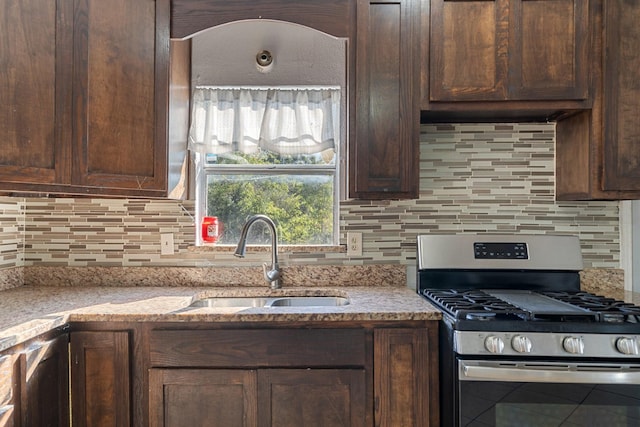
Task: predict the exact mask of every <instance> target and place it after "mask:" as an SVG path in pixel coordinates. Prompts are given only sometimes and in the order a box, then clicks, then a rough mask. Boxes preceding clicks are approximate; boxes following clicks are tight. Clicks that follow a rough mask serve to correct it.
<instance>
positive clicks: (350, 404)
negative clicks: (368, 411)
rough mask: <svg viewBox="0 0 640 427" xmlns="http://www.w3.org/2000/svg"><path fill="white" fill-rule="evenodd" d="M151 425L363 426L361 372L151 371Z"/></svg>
mask: <svg viewBox="0 0 640 427" xmlns="http://www.w3.org/2000/svg"><path fill="white" fill-rule="evenodd" d="M149 390H150V392H149V413H150V417H149V420H150V425H152V426H163V427H193V426H207V427H256V426H258V427H267V426H270V427H271V426H272V427H302V426H305V427H315V426H317V427H323V426H327V427H329V426H331V427H340V426H344V427H351V426H353V427H355V426H358V427H359V426H365V425H366V424H365V421H364V420H365V398H364V397H365V371H364V369H263V370H232V369H151V370H150V371H149Z"/></svg>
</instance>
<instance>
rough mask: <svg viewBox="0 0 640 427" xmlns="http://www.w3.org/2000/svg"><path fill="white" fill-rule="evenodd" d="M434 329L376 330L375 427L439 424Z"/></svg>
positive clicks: (408, 426)
mask: <svg viewBox="0 0 640 427" xmlns="http://www.w3.org/2000/svg"><path fill="white" fill-rule="evenodd" d="M436 332H437V330H436V329H435V328H429V329H426V328H425V329H421V328H419V329H407V328H402V329H376V330H375V331H374V360H375V363H374V380H373V382H374V388H375V402H376V406H375V425H376V427H396V426H403V427H421V426H430V425H431V426H437V425H439V416H438V412H439V410H438V407H437V405H438V399H437V395H438V393H437V390H438V360H437V346H436V345H435V343H436V342H437V341H436V340H437V336H436Z"/></svg>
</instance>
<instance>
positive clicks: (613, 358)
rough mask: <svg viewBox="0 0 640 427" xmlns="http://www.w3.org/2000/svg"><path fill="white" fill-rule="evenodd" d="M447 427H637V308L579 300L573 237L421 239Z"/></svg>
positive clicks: (421, 280) (421, 268)
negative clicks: (438, 316) (437, 321)
mask: <svg viewBox="0 0 640 427" xmlns="http://www.w3.org/2000/svg"><path fill="white" fill-rule="evenodd" d="M417 252H418V286H417V289H418V292H419V293H420V294H421V295H422V296H424V297H425V298H427V299H429V300H430V301H431V302H432V303H433V304H434V305H436V306H437V307H439V308H440V309H441V310H442V311H443V320H442V322H441V326H440V343H439V344H440V381H441V386H440V399H441V418H442V425H443V426H446V427H448V426H509V427H511V426H544V427H552V426H607V427H619V426H620V427H622V426H638V425H640V307H638V306H635V305H633V304H628V303H624V302H622V301H616V300H614V299H611V298H605V297H602V296H598V295H593V294H590V293H587V292H582V291H581V290H580V274H579V273H580V270H582V268H583V265H582V256H581V250H580V243H579V241H578V239H577V238H575V237H571V236H529V235H465V234H462V235H424V236H418V247H417Z"/></svg>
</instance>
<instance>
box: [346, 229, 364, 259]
mask: <svg viewBox="0 0 640 427" xmlns="http://www.w3.org/2000/svg"><path fill="white" fill-rule="evenodd" d="M347 256H362V233H356V232H354V231H349V232H347Z"/></svg>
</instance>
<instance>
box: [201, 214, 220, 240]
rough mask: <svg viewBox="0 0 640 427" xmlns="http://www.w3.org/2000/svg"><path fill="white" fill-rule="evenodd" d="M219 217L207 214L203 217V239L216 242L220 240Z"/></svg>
mask: <svg viewBox="0 0 640 427" xmlns="http://www.w3.org/2000/svg"><path fill="white" fill-rule="evenodd" d="M218 231H219V229H218V217H217V216H205V217H204V218H202V241H203V242H205V243H215V242H217V241H218Z"/></svg>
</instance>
